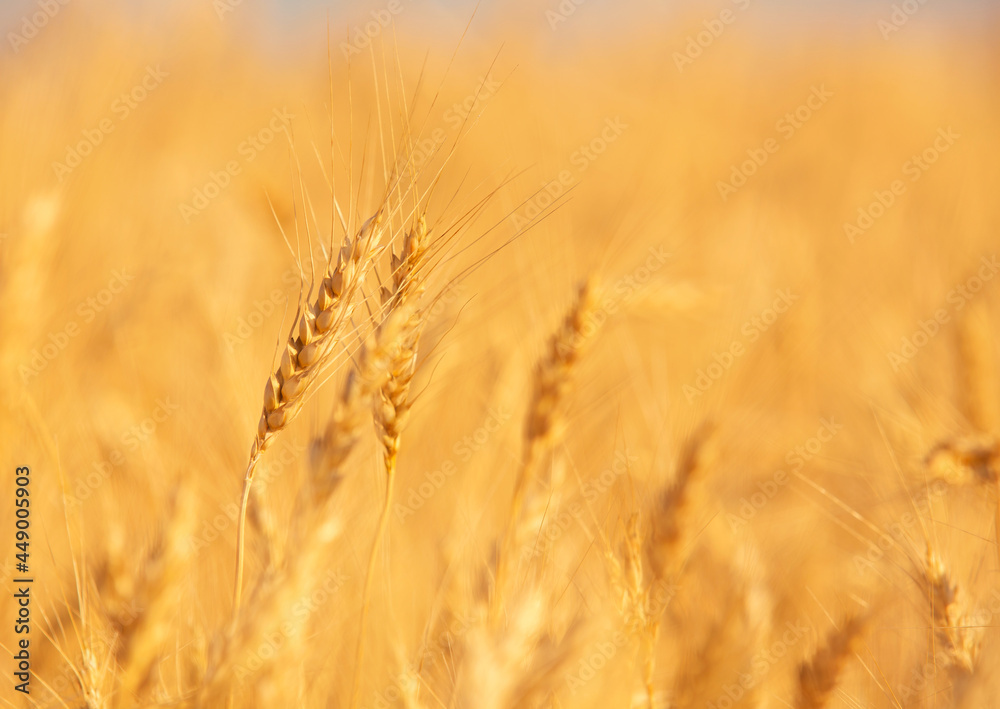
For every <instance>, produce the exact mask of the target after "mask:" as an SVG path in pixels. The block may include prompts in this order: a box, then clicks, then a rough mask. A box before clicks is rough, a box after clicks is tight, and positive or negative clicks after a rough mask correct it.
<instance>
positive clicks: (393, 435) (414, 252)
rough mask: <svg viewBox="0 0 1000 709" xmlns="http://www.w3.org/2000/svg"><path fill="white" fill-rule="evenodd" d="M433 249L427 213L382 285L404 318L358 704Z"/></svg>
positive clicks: (386, 393) (381, 409)
mask: <svg viewBox="0 0 1000 709" xmlns="http://www.w3.org/2000/svg"><path fill="white" fill-rule="evenodd" d="M426 248H427V220H426V218H425V217H424V216H423V215H421V216H420V217H419V218H418V219H417V223H416V225H415V226H414V228H412V229H411V230H410V232H409V233H408V234H407V235H406V238H405V239H404V241H403V251H402V253H400V254H395V253H394V254H392V288H391V289H389V288H385V287H383V289H382V304H383V307H385V308H388V311H389V314H390V315H389V317H395V318H398V321H399V324H400V332H399V336H398V337H397V338H396V339H395V342H394V346H393V349H392V352H391V354H390V356H389V367H388V376H387V377H386V378H385V379H384V380H383V383H382V386H381V387H380V388H379V390H378V396H377V402H376V404H375V411H374V414H375V415H374V418H375V427H376V429H377V430H378V432H379V439H380V441H381V443H382V449H383V456H384V460H385V481H386V483H385V500H384V502H383V505H382V511H381V513H380V514H379V520H378V526H377V528H376V531H375V539H374V540H373V541H372V548H371V553H370V554H369V556H368V567H367V569H366V572H365V583H364V589H363V590H362V595H361V618H360V620H359V624H360V627H359V629H358V644H357V650H356V653H355V665H354V682H353V690H352V692H351V707H352V709H353V707H355V706H357V702H358V699H359V697H360V692H361V669H362V666H363V664H364V654H365V637H366V635H365V625H366V621H367V619H368V609H369V604H370V602H371V583H372V578H373V577H374V575H375V561H376V559H377V555H378V549H379V547H380V546H381V543H382V538H383V537H384V536H385V532H386V528H387V527H388V523H389V510H390V509H391V507H392V495H393V490H394V489H395V482H396V458H397V456H398V455H399V441H400V437H401V435H402V430H403V424H404V422H405V419H406V414H407V413H408V412H409V409H410V400H409V394H410V383H411V382H412V381H413V375H414V372H415V371H416V365H417V345H418V343H419V341H420V333H421V330H422V329H423V323H424V319H423V314H422V313H420V312H419V311H417V310H416V309H415V307H414V302H413V301H415V300H416V299H417V298H419V296H420V294H421V293H422V292H423V278H422V273H421V271H422V268H421V267H422V265H423V259H424V254H425V253H426Z"/></svg>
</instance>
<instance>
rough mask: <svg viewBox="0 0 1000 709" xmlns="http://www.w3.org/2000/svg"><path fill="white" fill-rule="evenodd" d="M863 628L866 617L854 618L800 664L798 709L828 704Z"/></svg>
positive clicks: (815, 707)
mask: <svg viewBox="0 0 1000 709" xmlns="http://www.w3.org/2000/svg"><path fill="white" fill-rule="evenodd" d="M864 626H865V621H864V619H863V618H859V617H857V616H855V617H851V618H850V619H848V620H847V622H845V623H844V624H843V627H842V628H837V629H834V630H832V631H831V632H830V634H829V635H827V637H826V642H825V643H824V644H823V646H822V647H820V648H818V649H817V650H816V652H815V653H814V654H813V656H812V657H811V658H810V659H809V660H808V661H807V662H803V663H802V664H801V665H799V678H798V687H799V689H798V698H797V699H796V702H795V709H823V707H825V706H826V705H827V702H829V701H830V695H831V694H833V690H834V689H836V687H837V682H838V681H839V679H840V673H841V671H842V670H843V668H844V663H845V662H846V661H847V659H848V656H849V655H850V654H851V652H853V649H854V644H855V643H856V642H857V639H858V637H859V636H860V635H861V631H862V630H863V629H864Z"/></svg>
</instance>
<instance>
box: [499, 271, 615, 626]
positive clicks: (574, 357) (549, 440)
mask: <svg viewBox="0 0 1000 709" xmlns="http://www.w3.org/2000/svg"><path fill="white" fill-rule="evenodd" d="M596 306H597V293H596V287H595V283H594V281H593V279H591V280H587V281H586V282H585V283H583V284H582V285H581V286H580V288H579V290H578V291H577V297H576V300H575V301H574V303H573V305H572V306H571V307H570V309H569V312H567V314H566V316H565V317H564V318H563V321H562V323H561V324H560V326H559V328H558V329H557V330H556V332H555V333H554V334H553V335H552V336H551V337H550V338H549V342H548V346H547V348H546V351H545V354H544V355H543V356H542V358H541V359H540V360H539V361H538V364H537V365H536V366H535V373H534V377H533V382H532V392H531V400H530V402H529V403H528V412H527V416H526V419H525V425H524V443H523V451H524V453H523V461H522V463H521V467H520V469H519V470H518V475H517V479H516V480H515V482H514V494H513V496H512V497H511V505H510V513H509V515H508V519H507V530H506V533H505V534H504V537H503V539H502V540H501V543H500V546H499V548H498V549H497V559H496V577H495V580H494V599H493V604H492V611H493V614H494V618H496V617H497V613H498V612H499V611H500V609H501V608H502V605H503V594H504V592H505V585H506V583H507V576H508V573H509V568H508V566H509V564H510V557H511V555H513V554H514V553H515V551H516V549H515V547H516V540H518V539H523V538H527V537H530V533H529V534H526V533H525V530H524V528H523V525H524V523H525V518H527V519H528V520H529V522H530V521H533V520H534V516H529V515H525V514H524V509H523V508H524V507H525V500H526V499H527V498H528V496H529V492H530V489H531V487H532V484H533V483H534V480H535V476H536V474H537V469H538V466H539V464H540V462H541V459H542V458H543V457H544V456H545V454H546V453H547V451H549V450H550V449H551V448H552V445H553V442H554V441H555V440H556V439H557V437H558V436H559V435H560V433H561V430H560V429H561V425H562V423H563V417H564V415H565V412H564V410H563V409H564V406H565V399H566V395H567V394H568V393H569V389H570V386H571V384H572V375H573V371H574V369H575V367H576V364H577V363H578V361H579V359H580V357H581V356H582V354H583V351H584V350H585V348H586V346H587V345H588V344H589V343H590V340H591V338H592V337H593V336H594V334H595V332H596V325H595V320H594V318H593V317H592V316H593V313H594V310H595V308H596Z"/></svg>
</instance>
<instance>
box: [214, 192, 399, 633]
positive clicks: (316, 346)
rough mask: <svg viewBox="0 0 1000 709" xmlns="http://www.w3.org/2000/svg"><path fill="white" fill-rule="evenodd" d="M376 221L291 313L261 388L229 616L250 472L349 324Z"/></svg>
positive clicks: (239, 568) (239, 581) (238, 582)
mask: <svg viewBox="0 0 1000 709" xmlns="http://www.w3.org/2000/svg"><path fill="white" fill-rule="evenodd" d="M382 219H383V211H382V210H381V209H380V210H379V211H378V212H376V214H375V215H374V216H372V217H371V218H370V219H368V221H366V222H365V223H364V225H363V226H362V227H361V229H360V230H359V231H358V234H357V236H356V237H355V238H354V239H353V240H352V239H350V238H349V237H347V238H345V240H344V244H343V246H342V247H341V249H340V252H339V254H338V256H337V261H336V263H333V262H332V261H331V263H330V266H329V267H328V269H327V275H326V276H325V277H324V278H323V280H322V282H321V283H320V285H319V289H318V293H317V294H316V298H315V300H314V301H313V303H312V304H311V305H309V306H308V307H306V308H304V309H300V310H299V312H298V313H297V315H296V318H295V320H294V321H293V324H292V330H291V333H290V334H289V337H288V341H287V343H286V344H285V349H284V352H283V353H282V355H281V362H280V364H279V366H278V367H277V369H276V370H275V371H274V372H273V373H272V374H271V375H270V376H269V377H268V380H267V384H266V385H265V387H264V407H263V411H262V413H261V417H260V421H259V422H258V424H257V434H256V436H255V437H254V440H253V444H252V445H251V447H250V459H249V461H248V463H247V469H246V474H245V475H244V480H243V495H242V501H241V504H240V515H239V523H238V527H237V538H236V578H235V581H234V589H233V614H234V616H235V615H236V614H237V613H238V612H239V607H240V596H241V593H242V588H243V564H244V547H245V541H246V540H245V535H246V514H247V505H248V503H249V500H250V487H251V485H252V483H253V475H254V470H255V468H256V466H257V462H258V461H259V460H260V456H261V454H262V453H263V452H264V450H265V449H266V448H267V446H268V445H269V444H270V443H271V441H272V440H273V438H274V436H275V435H277V434H278V433H279V432H280V431H281V430H283V429H284V428H285V427H286V426H287V425H288V424H289V423H290V422H291V421H292V419H293V418H294V417H295V415H296V414H297V413H298V410H299V407H300V406H301V404H302V401H303V398H304V396H305V394H306V392H307V391H308V390H309V388H310V386H311V385H312V384H313V383H314V382H315V381H317V375H319V374H320V373H321V372H322V371H323V367H324V365H325V364H326V362H327V359H328V358H329V356H330V354H331V353H332V351H333V349H334V346H335V344H336V343H337V341H338V339H339V335H340V334H341V333H342V332H343V330H344V328H345V325H346V323H348V322H349V319H350V316H351V313H352V312H353V310H354V294H355V292H356V291H357V290H358V288H359V287H360V285H361V282H362V280H363V279H364V277H365V274H366V273H367V272H368V270H369V268H370V267H371V265H372V260H373V256H374V252H375V248H376V247H377V245H378V243H379V241H380V240H381V236H382V232H383V227H382Z"/></svg>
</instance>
